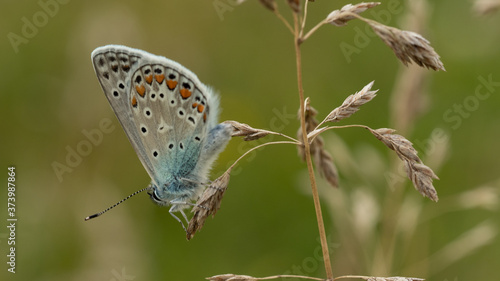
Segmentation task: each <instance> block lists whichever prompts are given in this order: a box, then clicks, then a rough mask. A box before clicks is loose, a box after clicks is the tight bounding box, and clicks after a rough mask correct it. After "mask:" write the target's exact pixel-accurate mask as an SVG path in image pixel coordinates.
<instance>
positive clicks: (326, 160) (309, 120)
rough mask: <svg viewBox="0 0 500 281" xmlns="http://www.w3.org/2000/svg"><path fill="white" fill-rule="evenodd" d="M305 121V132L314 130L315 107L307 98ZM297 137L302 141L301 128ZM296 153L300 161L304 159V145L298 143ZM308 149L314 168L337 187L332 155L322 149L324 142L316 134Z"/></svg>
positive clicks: (335, 168)
mask: <svg viewBox="0 0 500 281" xmlns="http://www.w3.org/2000/svg"><path fill="white" fill-rule="evenodd" d="M304 109H305V117H306V118H305V121H306V122H305V123H306V132H307V133H309V132H311V131H312V130H314V129H315V128H316V127H317V126H318V124H319V122H318V120H316V118H315V116H316V115H317V114H318V112H317V111H316V109H314V108H313V107H312V106H311V105H310V102H309V98H307V99H306V101H305V105H304ZM297 139H298V140H300V141H302V140H303V138H302V129H301V128H299V130H298V131H297ZM297 149H298V154H299V156H300V157H301V159H302V161H305V157H306V154H305V151H304V145H298V146H297ZM309 149H310V151H311V157H312V158H313V161H314V164H315V165H316V168H317V169H319V174H320V176H322V177H323V178H325V179H326V181H327V182H328V183H329V184H330V185H331V186H333V187H338V185H339V182H338V172H337V167H336V166H335V164H334V162H333V159H332V156H331V155H330V154H329V153H328V152H327V151H326V150H325V149H324V142H323V139H322V138H321V137H320V136H317V137H316V138H315V139H314V140H313V141H312V142H311V144H310V146H309Z"/></svg>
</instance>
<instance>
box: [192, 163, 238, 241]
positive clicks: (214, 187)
mask: <svg viewBox="0 0 500 281" xmlns="http://www.w3.org/2000/svg"><path fill="white" fill-rule="evenodd" d="M230 172H231V170H230V169H229V170H227V171H226V172H225V173H224V174H222V175H221V176H220V177H218V178H217V179H216V180H214V181H213V182H212V183H211V184H210V186H209V187H208V188H206V189H205V191H204V192H203V194H202V195H201V197H200V198H199V199H198V201H197V202H196V206H195V207H193V209H192V210H191V212H192V213H194V215H193V217H192V218H191V220H190V221H189V225H188V228H187V239H188V240H190V239H191V238H193V236H194V234H195V233H196V231H199V230H201V228H202V227H203V225H204V224H205V220H206V219H207V218H208V216H209V215H212V217H213V216H215V214H216V213H217V210H219V208H220V204H221V201H222V197H223V196H224V192H225V191H226V189H227V186H228V184H229V174H230Z"/></svg>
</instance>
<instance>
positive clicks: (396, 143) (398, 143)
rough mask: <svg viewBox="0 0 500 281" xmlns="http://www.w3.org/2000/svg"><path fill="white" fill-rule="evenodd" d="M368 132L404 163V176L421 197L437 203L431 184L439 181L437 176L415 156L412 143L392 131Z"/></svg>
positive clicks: (383, 129)
mask: <svg viewBox="0 0 500 281" xmlns="http://www.w3.org/2000/svg"><path fill="white" fill-rule="evenodd" d="M369 130H370V132H371V133H372V134H373V135H374V136H375V137H376V138H377V139H379V140H380V141H382V142H383V143H384V144H385V145H386V146H387V147H389V148H390V149H392V150H394V151H395V152H396V155H397V156H398V157H399V158H400V159H401V160H402V161H403V162H404V165H405V169H406V174H407V175H408V178H409V179H410V180H411V181H412V182H413V185H414V186H415V189H417V190H418V191H419V192H420V193H421V194H422V195H423V196H426V197H428V198H429V199H431V200H432V201H435V202H437V201H438V196H437V191H436V189H435V188H434V186H433V184H432V180H433V179H439V178H438V176H437V175H436V174H435V173H434V172H433V171H432V169H431V168H429V167H427V166H426V165H424V164H423V163H422V160H420V158H419V157H418V156H417V151H416V150H415V149H414V148H413V146H412V143H411V142H410V141H409V140H407V139H405V138H404V137H403V136H401V135H397V134H394V130H393V129H387V128H382V129H377V130H372V129H369Z"/></svg>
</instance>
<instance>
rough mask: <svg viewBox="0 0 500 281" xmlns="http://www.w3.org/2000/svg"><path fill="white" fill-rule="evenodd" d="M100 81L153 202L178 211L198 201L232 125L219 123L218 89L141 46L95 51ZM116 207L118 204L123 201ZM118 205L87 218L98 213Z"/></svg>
mask: <svg viewBox="0 0 500 281" xmlns="http://www.w3.org/2000/svg"><path fill="white" fill-rule="evenodd" d="M92 62H93V65H94V69H95V72H96V75H97V78H98V79H99V83H100V84H101V87H102V89H103V91H104V93H105V94H106V97H107V98H108V101H109V103H110V104H111V107H112V108H113V110H114V112H115V114H116V117H117V118H118V120H119V121H120V123H121V125H122V127H123V129H124V130H125V133H126V134H127V136H128V138H129V140H130V143H132V146H133V147H134V149H135V152H136V153H137V155H138V156H139V159H140V160H141V162H142V165H143V166H144V168H145V169H146V171H147V172H148V174H149V176H150V177H151V183H150V185H149V186H148V187H146V188H144V189H142V190H139V191H137V192H135V193H134V194H132V195H130V196H129V197H131V196H133V195H135V194H137V193H139V192H142V191H144V190H147V191H148V193H149V195H150V197H151V199H152V200H153V202H155V203H157V204H158V205H161V206H171V208H170V210H169V212H170V214H171V215H172V216H173V217H174V218H175V219H176V220H178V221H179V222H180V223H181V225H182V226H183V228H184V229H185V227H184V224H183V223H182V221H181V220H180V219H179V218H178V217H177V216H176V215H175V214H174V213H175V212H178V211H180V212H181V214H182V215H183V217H184V218H185V219H186V221H187V217H186V215H185V214H184V212H183V209H185V208H187V207H189V206H190V205H194V204H193V203H191V201H193V200H196V199H197V198H198V197H199V196H200V194H201V192H202V191H203V189H204V183H206V182H207V175H208V172H209V169H210V167H211V165H212V163H213V162H214V160H215V158H216V157H217V156H218V155H219V153H220V152H222V150H224V147H225V146H226V144H227V143H228V141H229V139H230V138H231V130H232V129H231V128H232V127H231V126H230V125H228V124H224V123H221V124H217V115H218V113H219V100H218V96H217V95H216V94H215V93H214V91H213V90H212V89H211V88H210V87H207V86H205V85H204V84H203V83H201V82H200V81H199V80H198V77H197V76H196V75H195V74H194V73H192V72H191V71H190V70H188V69H187V68H185V67H183V66H182V65H180V64H179V63H177V62H175V61H172V60H169V59H167V58H165V57H161V56H156V55H152V54H150V53H147V52H145V51H142V50H138V49H133V48H129V47H125V46H119V45H108V46H103V47H99V48H97V49H95V50H94V51H93V52H92ZM129 197H127V198H125V199H123V200H122V201H120V202H118V203H117V204H115V205H114V206H116V205H118V204H120V203H121V202H123V201H124V200H126V199H128V198H129ZM114 206H112V207H110V208H108V209H106V210H104V211H102V212H100V213H97V214H95V215H92V216H89V217H87V218H86V220H89V219H91V218H94V217H97V216H99V215H101V214H103V213H104V212H106V211H108V210H109V209H111V208H113V207H114Z"/></svg>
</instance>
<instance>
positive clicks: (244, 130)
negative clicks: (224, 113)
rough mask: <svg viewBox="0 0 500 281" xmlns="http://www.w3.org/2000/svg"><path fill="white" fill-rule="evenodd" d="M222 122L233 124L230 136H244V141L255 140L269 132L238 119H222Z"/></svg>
mask: <svg viewBox="0 0 500 281" xmlns="http://www.w3.org/2000/svg"><path fill="white" fill-rule="evenodd" d="M223 123H224V124H230V125H231V126H233V132H232V133H231V137H244V139H243V140H245V141H252V140H257V139H260V138H263V137H265V136H267V135H269V134H270V133H271V132H269V131H266V130H262V129H255V128H252V127H250V126H249V125H247V124H245V123H240V122H238V121H224V122H223Z"/></svg>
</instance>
